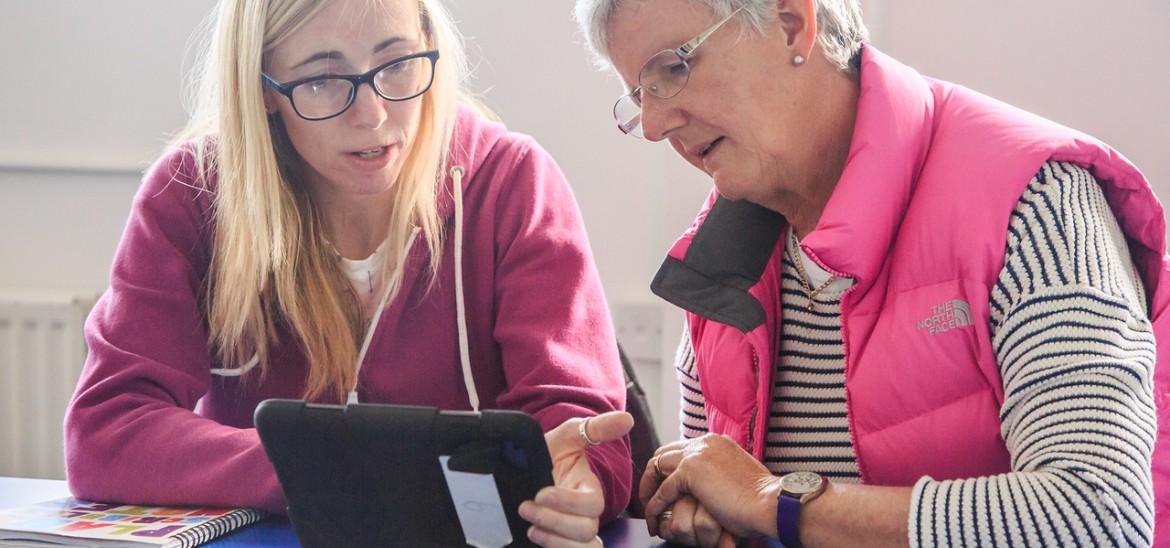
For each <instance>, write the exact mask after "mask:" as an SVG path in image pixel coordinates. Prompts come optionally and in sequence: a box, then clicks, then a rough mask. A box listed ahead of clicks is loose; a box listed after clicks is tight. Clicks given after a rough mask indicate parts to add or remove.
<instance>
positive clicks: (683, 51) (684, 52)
mask: <svg viewBox="0 0 1170 548" xmlns="http://www.w3.org/2000/svg"><path fill="white" fill-rule="evenodd" d="M742 10H743V6H740V7H738V8H736V9H735V11H733V12H731V13H729V14H727V17H724V18H723V19H721V20H720V21H719V22H718V23H715V24H714V25H711V28H709V29H707V30H705V31H703V33H702V34H700V35H698V36H696V37H694V38H692V39H691V41H690V42H687V43H685V44H683V45H681V46H679V47H678V49H677V50H675V53H677V54H678V56H679V57H682V58H683V59H686V58H687V57H689V56H690V55H691V52H692V51H695V48H697V47H699V44H702V43H703V40H706V39H707V37H708V36H711V34H713V33H714V32H715V31H717V30H719V27H722V26H723V23H726V22H728V21H730V20H731V18H732V17H735V14H737V13H739V12H740V11H742Z"/></svg>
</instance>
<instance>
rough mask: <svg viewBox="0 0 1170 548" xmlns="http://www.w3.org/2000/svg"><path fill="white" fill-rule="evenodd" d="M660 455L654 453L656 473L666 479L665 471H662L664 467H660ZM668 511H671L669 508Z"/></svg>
mask: <svg viewBox="0 0 1170 548" xmlns="http://www.w3.org/2000/svg"><path fill="white" fill-rule="evenodd" d="M659 457H660V455H654V473H655V474H658V477H659V478H663V479H665V478H666V474H663V473H662V468H659V467H658V459H659ZM668 511H669V510H668Z"/></svg>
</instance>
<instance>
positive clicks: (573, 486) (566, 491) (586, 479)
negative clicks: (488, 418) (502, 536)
mask: <svg viewBox="0 0 1170 548" xmlns="http://www.w3.org/2000/svg"><path fill="white" fill-rule="evenodd" d="M582 421H586V422H585V436H582V434H581V430H580V428H581V422H582ZM633 426H634V417H633V416H631V415H630V414H629V413H626V412H625V411H611V412H609V413H603V414H601V415H597V416H596V417H590V418H589V419H579V418H574V419H569V420H567V421H565V422H564V423H561V425H560V426H558V427H556V428H554V429H552V430H550V431H549V432H548V433H547V434H545V435H544V439H545V442H547V443H548V452H549V455H550V456H552V464H553V481H554V485H553V486H551V487H545V488H544V489H541V490H540V492H539V493H537V494H536V498H535V500H529V501H524V502H523V503H521V504H520V517H522V518H524V519H526V520H528V521H529V522H531V523H532V527H530V528H529V529H528V538H529V539H530V540H531V541H532V542H535V543H537V544H539V545H541V546H557V547H561V546H564V547H577V546H593V547H596V546H601V541H600V539H598V537H597V530H598V527H599V525H598V516H600V515H601V512H602V511H603V510H604V509H605V494H604V493H603V492H602V490H601V482H600V481H599V480H598V479H597V476H595V475H594V474H593V470H592V469H591V468H589V460H588V459H586V458H585V450H586V449H587V448H589V440H592V441H593V442H595V443H604V442H608V441H612V440H616V439H618V438H620V437H622V436H624V435H625V434H626V432H629V431H630V428H632V427H633ZM586 436H587V437H588V440H586Z"/></svg>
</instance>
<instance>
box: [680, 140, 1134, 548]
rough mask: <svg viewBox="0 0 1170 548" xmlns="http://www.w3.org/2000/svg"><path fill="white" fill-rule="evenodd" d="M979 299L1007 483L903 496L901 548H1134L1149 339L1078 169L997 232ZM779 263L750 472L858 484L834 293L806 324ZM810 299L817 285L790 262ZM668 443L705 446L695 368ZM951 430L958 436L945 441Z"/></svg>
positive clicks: (938, 486)
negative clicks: (995, 370) (992, 269)
mask: <svg viewBox="0 0 1170 548" xmlns="http://www.w3.org/2000/svg"><path fill="white" fill-rule="evenodd" d="M1009 232H1010V233H1009V236H1008V241H1007V249H1006V254H1005V261H1004V268H1003V270H1002V271H1001V272H1000V275H999V278H998V283H997V285H996V287H995V288H994V290H993V291H992V295H991V303H990V304H991V333H992V341H993V345H994V351H995V353H996V356H997V362H998V363H999V364H1000V374H1001V377H1002V379H1003V384H1004V386H1003V388H1004V404H1003V408H1002V409H1001V410H1000V419H1001V421H1002V423H1003V428H1002V433H1003V436H1004V439H1005V440H1006V443H1007V447H1008V450H1009V451H1010V452H1011V455H1012V472H1010V473H1007V474H1002V475H999V476H995V477H990V478H970V479H963V480H954V481H935V480H933V479H931V478H929V477H923V478H922V479H921V480H919V481H918V483H917V484H916V485H915V486H914V491H913V498H912V502H911V512H910V523H909V525H910V539H909V540H910V544H911V546H974V545H981V546H982V545H987V546H1008V545H1015V546H1019V545H1028V546H1076V545H1088V546H1110V545H1122V546H1128V545H1149V544H1150V542H1151V536H1152V529H1153V525H1152V524H1153V510H1152V508H1153V491H1152V484H1151V476H1150V463H1151V454H1152V446H1151V445H1149V443H1148V441H1144V440H1150V439H1153V432H1155V431H1156V427H1157V421H1156V420H1155V417H1154V405H1153V396H1152V382H1153V381H1152V374H1153V364H1154V336H1153V333H1152V331H1151V330H1150V326H1149V322H1148V321H1147V320H1146V314H1145V312H1144V310H1145V302H1146V299H1145V295H1144V292H1143V288H1142V286H1141V283H1140V281H1139V278H1138V276H1137V275H1136V273H1135V272H1134V270H1133V266H1132V264H1133V263H1132V261H1131V260H1130V258H1129V252H1128V248H1127V246H1126V243H1125V240H1124V237H1123V236H1122V235H1121V231H1120V228H1119V227H1118V226H1117V222H1116V220H1115V219H1114V217H1113V214H1112V213H1111V211H1110V209H1109V206H1108V204H1107V203H1106V202H1105V198H1104V196H1103V194H1102V193H1101V190H1100V188H1099V186H1098V185H1097V184H1096V181H1095V180H1094V179H1093V177H1092V176H1091V175H1090V174H1089V173H1088V172H1087V171H1085V170H1084V169H1081V168H1079V167H1076V166H1073V165H1071V164H1065V163H1056V162H1051V163H1048V164H1046V165H1045V166H1044V167H1043V169H1041V171H1040V172H1039V173H1038V174H1037V175H1036V177H1035V178H1034V179H1033V180H1032V181H1031V183H1030V184H1029V186H1028V188H1027V190H1026V191H1025V192H1024V194H1023V196H1022V197H1021V198H1020V201H1019V203H1018V204H1017V206H1016V208H1015V211H1014V212H1013V215H1012V219H1011V222H1010V226H1009ZM792 253H793V248H792V245H791V243H790V244H789V245H788V248H787V250H786V253H785V256H784V261H783V265H784V266H783V282H782V292H783V295H782V306H783V314H784V321H783V325H782V326H781V329H782V344H781V348H780V355H779V359H778V360H777V363H778V364H779V365H778V370H777V372H776V373H777V375H776V382H775V387H774V392H773V393H774V395H773V400H772V408H771V410H770V414H769V417H770V418H769V423H768V437H767V448H766V451H765V461H764V464H765V465H766V466H767V467H768V468H769V469H770V470H771V471H772V473H774V474H783V473H786V472H789V471H793V470H811V471H815V472H819V473H821V474H824V475H826V476H827V477H829V478H830V480H831V481H838V482H851V483H856V482H860V475H859V472H858V466H857V461H856V456H855V453H854V450H853V447H852V445H851V442H850V437H849V425H848V420H847V417H846V406H845V374H844V368H845V362H844V346H843V344H842V338H841V323H840V299H841V296H842V294H843V293H844V291H845V289H847V288H848V286H849V284H850V281H849V280H838V281H836V282H834V283H833V284H831V285H830V286H829V287H828V288H826V290H825V291H823V292H821V293H819V294H818V295H817V296H816V299H815V306H814V307H813V309H812V310H811V311H810V310H809V309H808V308H807V307H806V305H807V304H808V296H807V295H806V294H805V293H804V291H803V289H802V286H801V283H800V279H799V278H798V276H799V274H798V272H797V270H796V267H795V265H794V261H793V255H792ZM802 264H803V266H804V268H805V269H806V272H807V274H808V276H809V278H810V279H809V282H810V285H811V286H812V287H816V286H818V285H820V284H821V282H822V281H824V280H825V279H826V278H827V277H828V273H826V272H824V271H822V270H820V269H819V268H816V265H815V264H814V263H813V262H812V261H810V260H808V259H807V257H805V258H804V260H803V261H802ZM676 367H677V369H678V374H679V378H680V380H681V381H682V409H681V428H682V435H683V437H686V438H691V437H696V436H699V435H702V434H705V433H706V432H707V424H706V414H705V411H704V405H703V395H702V391H701V390H700V388H699V380H698V378H697V374H696V369H695V367H694V354H693V351H692V350H691V346H690V341H689V340H688V337H687V335H686V331H685V330H684V335H683V341H682V343H681V344H680V347H679V352H678V355H677V356H676ZM956 426H958V425H956Z"/></svg>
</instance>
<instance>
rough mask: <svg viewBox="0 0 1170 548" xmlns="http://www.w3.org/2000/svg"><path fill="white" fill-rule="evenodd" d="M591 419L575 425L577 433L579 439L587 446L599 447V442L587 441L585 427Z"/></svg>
mask: <svg viewBox="0 0 1170 548" xmlns="http://www.w3.org/2000/svg"><path fill="white" fill-rule="evenodd" d="M591 418H593V417H588V418H584V419H581V422H579V423H577V433H578V434H581V439H583V440H585V443H588V444H589V445H601V442H599V441H593V440H591V439H589V434H586V433H585V425H586V424H588V423H589V419H591Z"/></svg>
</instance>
